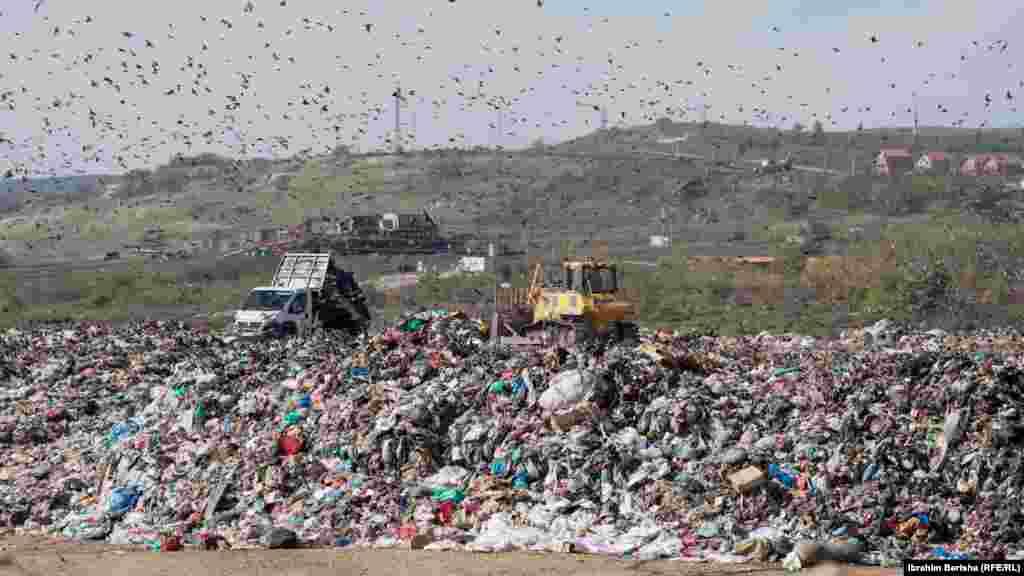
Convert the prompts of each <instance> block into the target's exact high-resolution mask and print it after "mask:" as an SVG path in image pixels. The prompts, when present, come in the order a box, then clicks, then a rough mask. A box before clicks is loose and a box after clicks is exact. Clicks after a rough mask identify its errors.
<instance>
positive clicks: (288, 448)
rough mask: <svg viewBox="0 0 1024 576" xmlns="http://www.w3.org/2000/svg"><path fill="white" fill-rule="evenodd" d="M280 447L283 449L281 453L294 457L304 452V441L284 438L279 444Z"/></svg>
mask: <svg viewBox="0 0 1024 576" xmlns="http://www.w3.org/2000/svg"><path fill="white" fill-rule="evenodd" d="M278 446H280V447H281V451H282V452H284V453H285V454H287V455H289V456H294V455H296V454H298V453H299V451H301V450H302V440H299V439H298V438H296V437H295V436H282V437H281V440H280V441H279V442H278Z"/></svg>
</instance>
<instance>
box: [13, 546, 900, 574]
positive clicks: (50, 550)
mask: <svg viewBox="0 0 1024 576" xmlns="http://www.w3.org/2000/svg"><path fill="white" fill-rule="evenodd" d="M0 549H2V550H3V552H2V553H0V554H2V557H0V576H8V575H23V576H28V575H31V576H37V575H38V576H43V575H47V576H50V575H52V576H72V575H74V576H129V575H132V576H136V575H138V576H171V575H179V574H188V575H189V576H236V575H237V576H241V575H243V574H244V575H247V576H348V575H353V576H355V575H359V576H363V575H376V574H383V575H388V576H405V575H409V574H415V575H416V576H428V575H440V576H499V575H500V576H539V575H549V574H551V575H555V574H557V575H558V576H583V575H587V576H659V575H669V574H671V575H683V576H719V575H721V576H730V575H733V574H735V575H744V576H746V575H756V576H784V575H785V573H784V572H783V571H782V570H781V569H780V568H779V566H778V565H764V564H754V563H748V564H704V563H692V562H679V561H670V560H662V561H657V562H641V561H631V560H619V559H614V558H605V557H597V556H584V555H571V554H530V553H503V554H469V553H462V552H425V551H404V550H338V549H309V550H237V551H215V552H201V551H196V550H184V551H181V552H163V553H161V552H147V551H139V550H133V549H130V548H124V547H116V546H109V545H83V544H72V543H63V542H54V541H40V540H38V539H31V538H27V537H15V538H11V537H9V538H4V539H2V540H0ZM3 559H7V560H8V561H7V562H4V561H3ZM804 574H809V575H810V576H896V574H897V571H896V570H891V569H890V570H883V569H874V568H845V567H843V568H840V567H828V566H825V567H816V568H815V569H813V570H810V571H805V572H804Z"/></svg>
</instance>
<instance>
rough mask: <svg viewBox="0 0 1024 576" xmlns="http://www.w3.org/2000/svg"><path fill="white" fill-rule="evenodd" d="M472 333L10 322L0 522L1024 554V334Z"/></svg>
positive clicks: (424, 543) (696, 550) (629, 549)
mask: <svg viewBox="0 0 1024 576" xmlns="http://www.w3.org/2000/svg"><path fill="white" fill-rule="evenodd" d="M481 334H482V325H481V324H480V323H479V322H476V321H474V320H472V319H469V318H466V317H463V316H461V315H458V314H448V313H445V312H428V313H423V314H420V315H417V316H413V317H409V318H405V319H403V321H402V322H401V323H400V324H398V325H395V326H391V327H389V328H388V329H386V330H384V331H383V332H381V333H378V334H375V335H372V336H371V337H369V338H366V339H360V340H347V341H346V340H339V339H333V337H332V336H330V335H326V334H321V335H317V336H314V337H311V338H309V339H288V340H268V341H262V342H230V341H227V340H225V339H222V338H221V337H220V336H218V335H216V334H212V333H205V332H202V331H198V330H194V329H190V328H186V327H184V326H183V325H180V324H177V323H159V322H154V323H139V324H132V325H128V326H120V327H114V326H110V325H102V324H74V325H72V324H66V325H51V326H46V327H42V328H39V329H36V330H32V331H24V332H17V331H9V332H7V333H6V334H4V335H3V336H2V339H0V396H2V398H3V403H2V408H0V410H2V416H0V502H2V506H0V511H2V512H0V525H2V526H4V527H13V528H18V529H19V530H24V531H29V532H47V533H51V534H55V533H56V534H60V535H62V536H64V537H66V538H71V539H79V540H105V541H109V542H112V543H119V544H141V545H146V546H149V547H150V548H153V549H161V550H177V549H180V548H181V547H182V546H193V545H195V546H201V547H231V548H245V547H255V546H265V547H286V546H294V545H297V544H300V543H302V544H317V545H326V546H406V547H413V548H427V549H468V550H477V551H497V550H508V549H531V550H550V551H577V552H587V553H599V554H612V555H617V556H625V557H631V558H638V559H651V558H683V559H705V560H731V561H742V560H745V559H751V558H754V559H759V560H781V559H783V558H785V559H786V562H787V565H788V566H791V567H796V568H799V567H800V566H806V565H808V564H809V563H813V562H814V558H813V556H814V554H819V555H822V554H826V553H827V554H833V555H839V556H841V557H850V559H855V560H857V561H861V562H868V563H885V562H890V561H898V560H901V559H904V558H921V557H937V556H941V557H976V558H992V559H994V558H1004V557H1007V556H1008V555H1013V554H1015V553H1017V552H1018V551H1019V550H1021V549H1024V546H1022V539H1024V534H1022V530H1021V527H1022V526H1024V518H1022V513H1021V501H1022V499H1021V485H1022V482H1024V471H1022V468H1021V465H1022V458H1024V451H1022V449H1021V447H1022V443H1024V420H1022V414H1021V406H1022V402H1024V379H1022V363H1024V362H1022V360H1024V344H1022V339H1021V338H1020V336H1018V335H1016V334H1013V333H996V332H986V333H975V334H970V335H952V334H945V333H942V332H940V331H933V332H929V333H926V334H917V333H909V332H904V333H901V332H900V331H899V330H898V328H897V327H895V326H893V325H889V324H884V323H880V324H878V325H875V326H873V327H871V328H868V329H864V330H855V331H851V332H850V333H849V334H844V335H843V338H841V339H839V340H832V341H815V340H813V339H811V338H805V337H800V336H794V335H781V336H773V335H769V334H759V335H757V336H749V337H743V338H712V337H698V336H684V335H677V334H672V333H667V332H659V333H656V334H652V333H649V332H643V333H642V334H641V339H640V342H639V344H635V343H634V344H632V345H629V346H627V345H613V344H608V345H602V344H598V343H595V344H593V345H590V346H589V347H587V348H580V349H573V350H557V349H555V350H550V349H547V350H537V351H534V352H529V353H523V352H516V353H512V352H510V351H507V350H502V349H500V348H497V349H495V348H492V347H490V346H489V345H488V344H487V343H486V342H485V341H484V339H483V337H482V335H481ZM808 550H812V552H813V553H812V552H808ZM836 550H839V551H838V552H837V551H836ZM844 555H845V556H844Z"/></svg>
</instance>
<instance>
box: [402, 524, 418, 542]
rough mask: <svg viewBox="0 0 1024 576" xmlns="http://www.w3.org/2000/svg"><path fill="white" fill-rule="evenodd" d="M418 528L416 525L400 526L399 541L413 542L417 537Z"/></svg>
mask: <svg viewBox="0 0 1024 576" xmlns="http://www.w3.org/2000/svg"><path fill="white" fill-rule="evenodd" d="M416 533H417V530H416V526H415V525H414V524H406V525H404V526H399V528H398V539H399V540H412V539H413V538H415V537H416Z"/></svg>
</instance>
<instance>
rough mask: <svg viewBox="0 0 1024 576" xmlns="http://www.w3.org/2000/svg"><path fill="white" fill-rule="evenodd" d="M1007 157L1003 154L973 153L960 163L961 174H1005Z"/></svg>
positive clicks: (1006, 171)
mask: <svg viewBox="0 0 1024 576" xmlns="http://www.w3.org/2000/svg"><path fill="white" fill-rule="evenodd" d="M1008 172H1009V158H1008V157H1007V156H1006V155H1005V154H974V155H971V156H968V157H967V158H964V161H963V162H961V163H960V175H961V176H1006V175H1007V173H1008Z"/></svg>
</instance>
